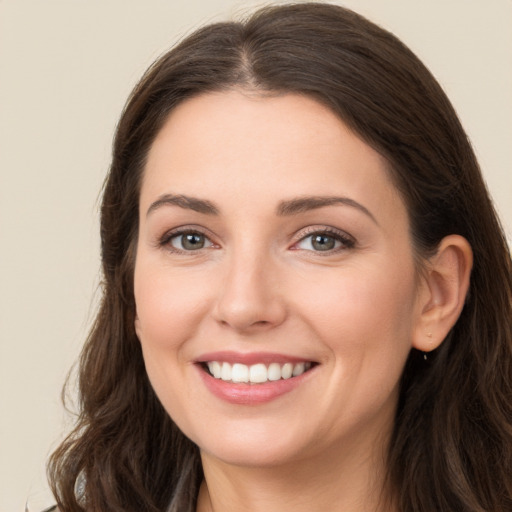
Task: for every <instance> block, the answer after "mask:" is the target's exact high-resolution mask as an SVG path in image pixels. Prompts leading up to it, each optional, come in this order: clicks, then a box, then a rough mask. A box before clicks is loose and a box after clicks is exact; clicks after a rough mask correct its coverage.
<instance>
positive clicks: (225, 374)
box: [220, 363, 231, 380]
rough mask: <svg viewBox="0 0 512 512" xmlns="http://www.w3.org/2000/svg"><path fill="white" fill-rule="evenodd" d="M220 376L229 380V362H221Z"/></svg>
mask: <svg viewBox="0 0 512 512" xmlns="http://www.w3.org/2000/svg"><path fill="white" fill-rule="evenodd" d="M220 378H221V379H222V380H231V365H230V364H229V363H222V368H221V370H220Z"/></svg>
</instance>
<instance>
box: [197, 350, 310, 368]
mask: <svg viewBox="0 0 512 512" xmlns="http://www.w3.org/2000/svg"><path fill="white" fill-rule="evenodd" d="M209 361H219V362H226V363H230V364H235V363H241V364H245V365H247V366H250V365H252V364H258V363H263V364H267V365H268V364H271V363H279V364H285V363H309V362H313V363H314V362H315V361H313V360H312V359H308V358H304V357H298V356H291V355H287V354H279V353H273V352H248V353H243V352H233V351H229V350H224V351H218V352H209V353H206V354H201V355H200V356H199V357H198V358H196V359H195V362H196V363H207V362H209Z"/></svg>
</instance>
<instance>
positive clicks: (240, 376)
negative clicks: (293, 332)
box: [201, 361, 316, 384]
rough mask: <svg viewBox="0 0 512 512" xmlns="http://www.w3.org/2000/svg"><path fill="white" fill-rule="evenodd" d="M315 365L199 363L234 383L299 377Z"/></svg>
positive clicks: (210, 372)
mask: <svg viewBox="0 0 512 512" xmlns="http://www.w3.org/2000/svg"><path fill="white" fill-rule="evenodd" d="M315 365H316V363H313V362H300V363H284V364H279V363H270V364H268V365H266V364H263V363H258V364H253V365H246V364H242V363H234V364H230V363H227V362H225V361H207V362H204V363H202V364H201V366H202V367H203V369H204V370H205V371H206V372H207V373H209V374H210V375H211V376H212V377H213V378H215V379H219V380H223V381H225V382H233V383H236V384H264V383H266V382H275V381H279V380H288V379H292V378H294V377H299V376H300V375H302V374H303V373H306V372H307V371H309V370H311V368H313V367H314V366H315Z"/></svg>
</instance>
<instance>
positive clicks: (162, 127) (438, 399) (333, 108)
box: [50, 3, 512, 512]
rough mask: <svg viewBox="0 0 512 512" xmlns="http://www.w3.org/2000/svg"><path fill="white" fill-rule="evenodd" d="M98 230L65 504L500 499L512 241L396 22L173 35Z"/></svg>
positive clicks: (324, 20)
mask: <svg viewBox="0 0 512 512" xmlns="http://www.w3.org/2000/svg"><path fill="white" fill-rule="evenodd" d="M101 235H102V261H103V272H104V295H103V302H102V304H101V308H100V311H99V313H98V317H97V319H96V323H95V325H94V327H93V330H92V332H91V335H90V337H89V340H88V343H87V345H86V347H85V349H84V352H83V355H82V359H81V367H80V398H81V414H80V417H79V421H78V425H77V427H76V429H75V431H74V432H73V433H72V434H71V435H70V437H69V438H68V439H67V440H66V441H65V442H64V443H63V444H62V445H61V447H60V448H59V449H58V450H57V451H56V452H55V454H54V455H53V457H52V460H51V464H50V476H51V480H52V482H53V486H54V493H55V495H56V496H57V499H58V504H59V508H60V510H62V511H63V512H64V511H66V512H67V511H71V510H83V509H85V510H91V511H92V510H102V511H107V510H123V511H130V510H133V511H140V510H148V511H149V510H152V511H162V510H169V511H179V512H182V511H194V510H197V511H218V510H222V511H229V510H251V511H259V510H261V509H265V510H267V511H271V510H274V509H275V510H277V509H278V508H279V510H282V509H291V508H292V507H293V509H295V510H302V509H307V510H312V509H313V510H333V511H336V510H340V511H341V510H351V511H358V510H365V511H369V510H375V511H377V510H379V511H384V510H385V511H425V512H426V511H429V512H430V511H433V510H436V511H454V510H461V511H475V512H476V511H490V510H492V511H506V510H512V482H511V478H510V470H511V469H512V442H511V441H512V410H511V404H512V390H511V386H512V379H511V377H512V375H511V363H512V329H511V327H512V325H511V324H512V315H511V303H512V276H511V265H510V256H509V254H508V251H507V247H506V243H505V240H504V237H503V233H502V231H501V228H500V225H499V222H498V220H497V217H496V215H495V213H494V210H493V207H492V204H491V201H490V199H489V197H488V194H487V192H486V189H485V186H484V183H483V181H482V178H481V175H480V171H479V169H478V165H477V162H476V160H475V156H474V154H473V152H472V150H471V147H470V145H469V143H468V141H467V138H466V135H465V133H464V131H463V129H462V127H461V126H460V123H459V121H458V119H457V117H456V114H455V112H454V110H453V108H452V106H451V105H450V103H449V101H448V99H447V98H446V96H445V95H444V93H443V92H442V90H441V89H440V87H439V85H438V84H437V83H436V82H435V80H434V79H433V77H432V76H431V75H430V73H429V72H428V71H427V70H426V69H425V67H424V66H423V65H422V64H421V63H420V62H419V61H418V59H417V58H416V57H415V56H414V55H413V54H412V53H411V52H410V51H409V50H408V49H407V48H406V47H404V45H403V44H402V43H400V42H399V41H398V40H397V39H396V38H395V37H394V36H392V35H391V34H389V33H388V32H385V31H384V30H382V29H380V28H379V27H376V26H375V25H373V24H371V23H370V22H368V21H367V20H365V19H363V18H361V17H360V16H358V15H357V14H355V13H353V12H351V11H348V10H346V9H343V8H341V7H335V6H332V5H324V4H319V3H315V4H300V5H289V6H280V7H272V8H268V9H263V10H261V11H259V12H257V13H256V14H255V15H253V16H252V17H251V18H249V19H248V20H247V21H246V22H244V23H225V24H216V25H212V26H209V27H206V28H204V29H201V30H199V31H197V32H196V33H195V34H193V35H191V36H190V37H188V38H187V39H185V40H184V41H183V42H182V43H181V44H179V45H178V46H177V47H176V48H174V49H173V50H171V51H170V52H169V53H168V54H166V55H164V56H163V57H162V58H160V59H159V60H158V61H157V62H156V63H155V64H154V65H153V66H152V67H151V68H150V69H149V70H148V72H147V73H146V75H145V76H144V77H143V79H142V81H141V82H140V83H139V85H138V86H137V87H136V89H135V90H134V92H133V94H132V96H131V98H130V99H129V101H128V104H127V106H126V108H125V111H124V113H123V115H122V117H121V120H120V123H119V126H118V129H117V134H116V139H115V143H114V153H113V161H112V166H111V170H110V174H109V177H108V179H107V182H106V186H105V191H104V197H103V204H102V211H101Z"/></svg>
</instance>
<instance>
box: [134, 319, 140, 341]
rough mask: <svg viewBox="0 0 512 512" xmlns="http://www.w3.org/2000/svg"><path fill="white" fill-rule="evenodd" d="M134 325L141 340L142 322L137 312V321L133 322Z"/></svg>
mask: <svg viewBox="0 0 512 512" xmlns="http://www.w3.org/2000/svg"><path fill="white" fill-rule="evenodd" d="M133 325H134V327H135V334H136V335H137V338H139V340H140V320H139V315H138V314H137V312H135V320H134V322H133Z"/></svg>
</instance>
